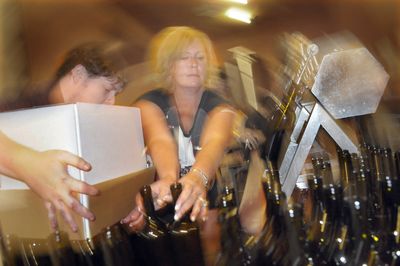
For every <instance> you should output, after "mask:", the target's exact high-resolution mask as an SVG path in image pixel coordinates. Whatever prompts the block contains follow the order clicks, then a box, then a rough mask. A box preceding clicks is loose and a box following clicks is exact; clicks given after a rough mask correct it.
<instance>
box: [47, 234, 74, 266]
mask: <svg viewBox="0 0 400 266" xmlns="http://www.w3.org/2000/svg"><path fill="white" fill-rule="evenodd" d="M47 241H48V245H49V251H50V256H51V261H52V264H53V265H59V266H68V265H73V264H76V263H75V254H74V251H73V249H72V246H71V244H70V241H69V238H68V234H67V233H65V232H60V231H58V230H57V231H56V232H54V233H52V234H50V236H49V237H48V238H47Z"/></svg>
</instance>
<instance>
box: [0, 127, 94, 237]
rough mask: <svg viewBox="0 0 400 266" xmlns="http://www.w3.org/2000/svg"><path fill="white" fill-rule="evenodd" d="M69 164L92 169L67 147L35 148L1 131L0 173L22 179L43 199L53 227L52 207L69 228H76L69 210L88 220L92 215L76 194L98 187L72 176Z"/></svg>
mask: <svg viewBox="0 0 400 266" xmlns="http://www.w3.org/2000/svg"><path fill="white" fill-rule="evenodd" d="M68 165H71V166H74V167H76V168H78V169H80V170H84V171H89V170H90V169H91V166H90V164H89V163H87V162H86V161H85V160H83V159H82V158H80V157H78V156H76V155H73V154H71V153H69V152H67V151H61V150H49V151H44V152H38V151H35V150H33V149H30V148H28V147H26V146H23V145H20V144H18V143H16V142H14V141H13V140H11V139H9V138H8V137H7V136H6V135H5V134H4V133H2V132H0V173H2V174H4V175H7V176H9V177H12V178H15V179H18V180H20V181H22V182H25V183H26V184H27V185H28V186H29V187H30V188H31V189H32V190H33V191H34V192H35V193H36V194H38V195H39V196H40V197H41V198H42V199H43V200H44V201H45V203H46V207H47V208H48V210H49V218H50V222H51V226H52V227H53V228H56V227H57V221H56V216H55V211H56V210H58V211H60V212H61V214H62V216H63V217H64V219H65V220H66V221H67V223H68V224H69V225H70V227H71V229H72V230H73V231H77V230H78V226H77V224H76V222H75V221H74V219H73V217H72V211H74V212H76V213H77V214H79V215H81V216H82V217H85V218H88V219H90V220H94V219H95V216H94V214H93V213H91V212H90V211H89V210H88V209H87V208H85V207H84V206H82V205H81V204H80V203H79V201H78V200H77V199H76V198H75V194H76V193H83V194H87V195H90V196H94V195H96V194H98V190H97V189H96V188H95V187H93V186H90V185H88V184H87V183H85V182H82V181H80V180H77V179H75V178H73V177H71V176H70V175H69V174H68V172H67V166H68Z"/></svg>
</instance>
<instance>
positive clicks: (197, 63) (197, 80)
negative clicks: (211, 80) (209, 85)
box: [172, 41, 207, 88]
mask: <svg viewBox="0 0 400 266" xmlns="http://www.w3.org/2000/svg"><path fill="white" fill-rule="evenodd" d="M206 66H207V59H206V53H205V49H204V47H203V45H202V44H201V43H200V42H199V41H195V42H193V43H192V44H190V45H189V46H188V47H187V48H186V49H185V50H184V51H183V52H182V54H181V56H180V57H179V58H178V60H176V61H175V63H174V65H173V68H172V81H173V85H174V86H175V88H202V87H203V85H204V81H205V78H206Z"/></svg>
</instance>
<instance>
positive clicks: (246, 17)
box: [225, 7, 252, 24]
mask: <svg viewBox="0 0 400 266" xmlns="http://www.w3.org/2000/svg"><path fill="white" fill-rule="evenodd" d="M225 16H227V17H229V18H231V19H236V20H239V21H241V22H244V23H247V24H250V23H251V19H252V15H251V13H250V12H249V11H246V10H244V9H241V8H236V7H231V8H229V9H228V10H226V12H225Z"/></svg>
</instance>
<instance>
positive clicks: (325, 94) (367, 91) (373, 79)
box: [311, 47, 389, 119]
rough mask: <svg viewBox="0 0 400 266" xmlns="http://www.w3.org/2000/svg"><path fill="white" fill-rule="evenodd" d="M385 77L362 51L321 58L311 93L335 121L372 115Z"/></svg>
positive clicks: (380, 66)
mask: <svg viewBox="0 0 400 266" xmlns="http://www.w3.org/2000/svg"><path fill="white" fill-rule="evenodd" d="M388 80H389V75H388V74H387V73H386V71H385V70H384V69H383V67H382V65H381V64H380V63H379V62H378V61H377V60H376V59H375V58H374V57H373V56H372V55H371V53H370V52H369V51H368V50H367V49H366V48H364V47H363V48H357V49H349V50H344V51H339V52H334V53H330V54H327V55H325V56H324V57H323V59H322V61H321V64H320V67H319V70H318V73H317V75H316V77H315V81H314V84H313V87H312V89H311V91H312V93H313V94H314V95H315V97H317V99H318V100H319V101H320V102H321V104H322V105H323V106H324V107H325V109H326V110H327V111H328V112H329V113H330V114H331V115H332V116H333V117H334V118H336V119H340V118H345V117H352V116H357V115H364V114H370V113H374V112H375V111H376V109H377V107H378V105H379V102H380V99H381V97H382V94H383V92H384V90H385V87H386V84H387V82H388Z"/></svg>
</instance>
